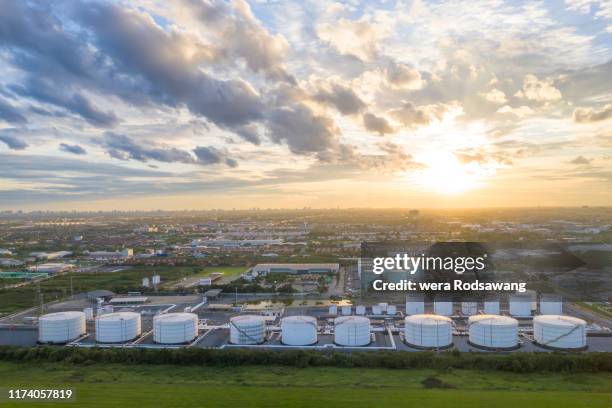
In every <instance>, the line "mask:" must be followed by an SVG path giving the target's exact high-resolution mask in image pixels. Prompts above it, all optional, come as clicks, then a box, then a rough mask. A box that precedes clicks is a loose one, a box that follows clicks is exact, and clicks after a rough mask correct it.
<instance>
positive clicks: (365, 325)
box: [230, 314, 586, 350]
mask: <svg viewBox="0 0 612 408" xmlns="http://www.w3.org/2000/svg"><path fill="white" fill-rule="evenodd" d="M468 327H469V328H468V331H469V342H470V343H471V344H472V345H474V346H477V347H482V348H490V349H497V350H498V349H507V350H511V349H515V348H518V346H519V338H518V337H519V336H518V321H517V320H516V319H514V318H512V317H508V316H500V315H475V316H471V317H470V318H469V319H468ZM453 329H454V328H453V322H452V320H451V319H450V318H448V317H446V316H439V315H425V314H421V315H413V316H408V317H406V318H405V326H404V339H405V342H406V343H407V344H408V345H410V346H414V347H419V348H445V347H450V346H452V344H453ZM317 333H318V327H317V320H316V318H314V317H312V316H290V317H285V318H284V319H282V320H281V341H282V343H283V344H285V345H290V346H306V345H312V344H315V343H317V340H318V338H317ZM265 334H266V323H265V319H264V318H263V317H261V316H252V315H244V316H237V317H234V318H232V319H231V320H230V342H231V343H232V344H242V345H248V344H261V343H263V342H264V341H265ZM533 335H534V340H535V341H536V342H537V343H538V344H540V345H542V346H546V347H550V348H559V349H582V348H584V347H586V322H585V321H584V320H581V319H577V318H575V317H570V316H561V315H541V316H536V317H535V318H534V320H533ZM370 341H371V327H370V319H368V318H367V317H363V316H341V317H337V318H336V319H334V343H336V344H338V345H341V346H352V347H361V346H366V345H368V344H370Z"/></svg>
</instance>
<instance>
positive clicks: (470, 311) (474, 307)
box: [461, 300, 478, 316]
mask: <svg viewBox="0 0 612 408" xmlns="http://www.w3.org/2000/svg"><path fill="white" fill-rule="evenodd" d="M476 313H478V302H476V301H475V300H464V301H462V302H461V314H462V315H464V316H473V315H475V314H476Z"/></svg>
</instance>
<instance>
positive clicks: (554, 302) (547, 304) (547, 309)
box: [540, 295, 563, 315]
mask: <svg viewBox="0 0 612 408" xmlns="http://www.w3.org/2000/svg"><path fill="white" fill-rule="evenodd" d="M540 314H542V315H561V314H563V299H562V298H561V297H560V296H554V295H542V297H541V298H540Z"/></svg>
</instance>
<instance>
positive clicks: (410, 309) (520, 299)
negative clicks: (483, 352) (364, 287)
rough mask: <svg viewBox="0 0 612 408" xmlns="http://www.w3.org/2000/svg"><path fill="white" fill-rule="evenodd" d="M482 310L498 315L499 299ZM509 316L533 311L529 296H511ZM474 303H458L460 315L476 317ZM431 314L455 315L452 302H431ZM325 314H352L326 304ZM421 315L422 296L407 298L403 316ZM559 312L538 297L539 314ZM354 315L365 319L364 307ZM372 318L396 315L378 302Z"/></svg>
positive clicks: (559, 306)
mask: <svg viewBox="0 0 612 408" xmlns="http://www.w3.org/2000/svg"><path fill="white" fill-rule="evenodd" d="M482 303H483V311H484V313H485V314H492V315H498V314H500V300H499V299H498V298H495V299H487V300H484V301H483V302H482ZM508 305H509V310H508V311H509V313H510V314H511V315H512V316H516V317H528V316H531V315H532V314H533V311H535V310H536V306H537V304H536V303H535V302H534V301H533V299H532V298H531V296H529V295H511V296H510V298H509V302H508ZM478 306H479V304H478V302H477V301H462V302H461V314H462V315H464V316H473V315H476V314H478ZM433 309H434V310H433V312H434V314H437V315H440V316H452V315H454V313H455V310H454V303H453V301H452V300H450V299H445V298H442V299H436V300H434V303H433ZM328 313H329V314H330V315H337V314H341V315H343V316H350V315H352V314H353V308H352V307H351V306H338V305H334V304H332V305H330V306H329V310H328ZM424 313H425V300H424V297H423V296H408V297H407V299H406V315H408V316H410V315H417V314H424ZM562 313H563V302H562V300H561V298H559V297H542V298H541V299H540V314H543V315H560V314H562ZM355 314H356V315H358V316H365V315H366V314H367V310H366V307H365V306H363V305H359V306H356V307H355ZM371 314H372V315H376V316H378V315H385V314H386V315H390V316H393V315H395V314H397V307H396V306H395V305H389V304H388V303H379V304H377V305H373V306H372V308H371Z"/></svg>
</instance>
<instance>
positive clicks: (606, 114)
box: [573, 104, 612, 123]
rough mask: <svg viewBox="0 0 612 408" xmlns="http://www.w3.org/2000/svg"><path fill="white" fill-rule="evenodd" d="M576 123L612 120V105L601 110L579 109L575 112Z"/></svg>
mask: <svg viewBox="0 0 612 408" xmlns="http://www.w3.org/2000/svg"><path fill="white" fill-rule="evenodd" d="M573 116H574V122H576V123H590V122H599V121H602V120H606V119H610V118H612V104H608V105H605V106H604V107H603V108H602V109H600V110H595V109H593V108H578V109H575V110H574V115H573Z"/></svg>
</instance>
